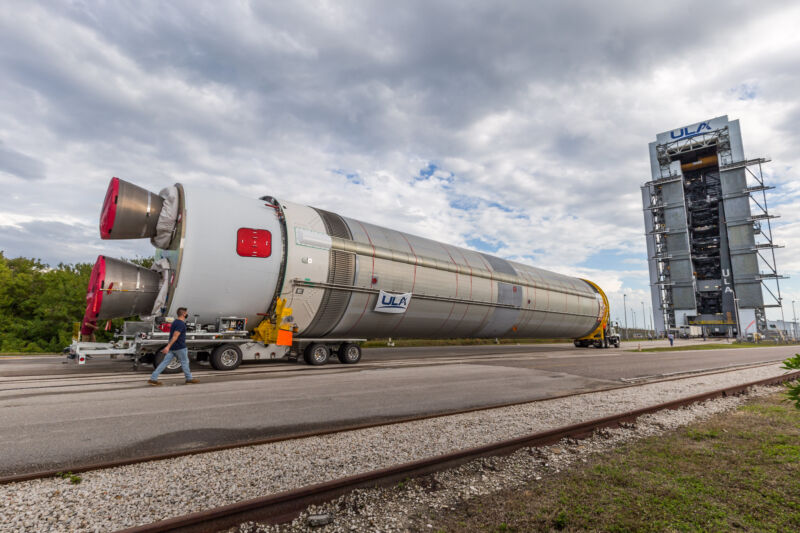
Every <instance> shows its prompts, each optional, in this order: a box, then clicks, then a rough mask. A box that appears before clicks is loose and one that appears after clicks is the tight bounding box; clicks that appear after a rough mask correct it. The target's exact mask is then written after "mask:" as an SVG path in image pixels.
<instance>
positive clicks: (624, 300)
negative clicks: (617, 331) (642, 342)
mask: <svg viewBox="0 0 800 533" xmlns="http://www.w3.org/2000/svg"><path fill="white" fill-rule="evenodd" d="M627 298H628V295H627V294H625V293H624V292H623V293H622V312H623V313H624V315H625V340H628V305H627Z"/></svg>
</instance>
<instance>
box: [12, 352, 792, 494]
mask: <svg viewBox="0 0 800 533" xmlns="http://www.w3.org/2000/svg"><path fill="white" fill-rule="evenodd" d="M782 360H783V359H778V360H774V361H762V362H757V363H744V364H736V365H730V366H726V367H722V368H715V369H704V370H700V371H685V372H681V373H674V374H670V375H668V376H663V377H658V378H657V379H649V380H648V381H646V382H642V381H638V380H637V381H630V382H626V381H624V380H623V381H622V382H621V383H620V384H619V385H614V386H609V387H603V388H599V389H592V390H589V391H585V392H579V393H567V394H562V395H557V396H549V397H547V398H541V399H537V400H523V401H515V402H506V403H498V404H492V405H487V406H481V407H474V408H469V409H459V410H448V411H440V412H436V413H431V414H426V415H417V416H408V417H400V418H395V419H391V420H382V421H380V422H370V423H361V424H345V425H339V426H336V427H332V428H326V429H323V430H314V431H306V432H300V433H294V434H290V435H284V436H280V437H273V438H264V439H254V440H247V441H239V442H233V443H228V444H221V445H215V446H201V447H196V448H192V449H188V450H180V451H174V452H168V453H161V454H151V455H146V456H141V457H134V458H127V459H121V460H113V461H102V462H97V463H89V464H82V465H70V464H65V465H62V466H60V467H58V468H52V469H47V470H40V471H36V472H27V473H21V474H14V475H9V476H2V477H0V485H6V484H9V483H17V482H21V481H31V480H35V479H44V478H49V477H53V476H56V475H58V474H60V473H61V472H72V473H74V474H80V473H82V472H89V471H92V470H104V469H108V468H116V467H120V466H127V465H135V464H139V463H148V462H152V461H161V460H165V459H175V458H178V457H186V456H191V455H201V454H206V453H213V452H219V451H223V450H231V449H235V448H244V447H247V446H260V445H264V444H274V443H278V442H283V441H290V440H299V439H306V438H311V437H321V436H325V435H331V434H335V433H342V432H345V431H356V430H362V429H370V428H376V427H383V426H391V425H398V424H405V423H409V422H417V421H422V420H429V419H434V418H440V417H443V416H453V415H461V414H468V413H476V412H480V411H488V410H492V409H502V408H505V407H515V406H519V405H525V404H530V403H536V402H541V401H550V400H557V399H562V398H571V397H578V396H584V395H589V394H597V393H602V392H610V391H615V390H620V389H626V388H635V387H639V386H642V385H646V384H654V383H663V382H669V381H678V380H681V379H686V378H688V377H695V376H706V375H709V376H710V375H716V374H724V373H729V372H737V371H741V370H747V369H752V368H759V367H764V366H770V365H775V364H777V363H780V362H781V361H782ZM137 381H140V380H137Z"/></svg>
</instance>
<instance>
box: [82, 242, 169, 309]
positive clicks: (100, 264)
mask: <svg viewBox="0 0 800 533" xmlns="http://www.w3.org/2000/svg"><path fill="white" fill-rule="evenodd" d="M160 281H161V276H160V275H159V274H158V272H155V271H153V270H150V269H148V268H145V267H142V266H139V265H135V264H133V263H128V262H127V261H121V260H119V259H113V258H111V257H106V256H103V255H100V256H98V257H97V261H96V262H95V264H94V268H93V269H92V274H91V276H90V277H89V286H88V287H87V288H86V313H85V314H84V317H83V320H84V322H90V323H96V322H97V320H101V319H108V318H124V317H129V316H136V315H149V314H150V313H151V312H152V310H153V305H154V304H155V301H156V297H157V295H158V290H159V284H160Z"/></svg>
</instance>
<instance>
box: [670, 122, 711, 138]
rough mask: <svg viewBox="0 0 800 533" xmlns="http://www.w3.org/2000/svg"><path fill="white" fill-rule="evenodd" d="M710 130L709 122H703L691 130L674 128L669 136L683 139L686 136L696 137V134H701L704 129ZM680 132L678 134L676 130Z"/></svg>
mask: <svg viewBox="0 0 800 533" xmlns="http://www.w3.org/2000/svg"><path fill="white" fill-rule="evenodd" d="M705 130H708V131H711V126H709V125H708V122H701V123H700V124H698V125H697V129H695V130H691V129H689V128H681V129H679V130H672V131H671V132H669V136H670V137H672V138H673V139H683V138H684V137H694V136H695V135H699V134H700V133H702V132H703V131H705ZM676 131H677V132H678V134H677V135H676V134H675V132H676Z"/></svg>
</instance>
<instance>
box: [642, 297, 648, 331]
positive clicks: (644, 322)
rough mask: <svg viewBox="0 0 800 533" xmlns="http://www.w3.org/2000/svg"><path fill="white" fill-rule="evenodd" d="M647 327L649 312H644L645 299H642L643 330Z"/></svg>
mask: <svg viewBox="0 0 800 533" xmlns="http://www.w3.org/2000/svg"><path fill="white" fill-rule="evenodd" d="M645 329H647V314H646V313H645V312H644V301H642V330H645Z"/></svg>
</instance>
